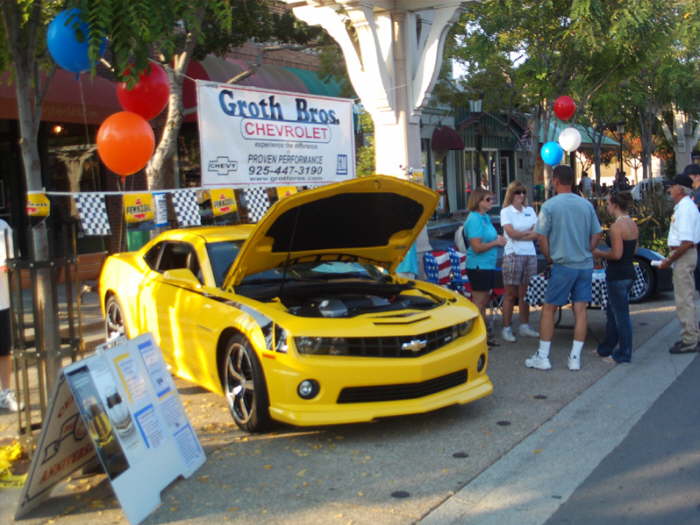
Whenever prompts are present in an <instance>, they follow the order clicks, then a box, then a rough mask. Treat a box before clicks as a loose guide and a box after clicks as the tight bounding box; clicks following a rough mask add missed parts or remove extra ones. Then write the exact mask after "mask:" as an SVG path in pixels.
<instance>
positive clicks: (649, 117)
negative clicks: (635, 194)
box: [639, 110, 655, 179]
mask: <svg viewBox="0 0 700 525" xmlns="http://www.w3.org/2000/svg"><path fill="white" fill-rule="evenodd" d="M654 118H655V116H654V113H652V112H650V111H648V110H642V111H639V129H640V135H641V136H640V138H641V141H642V179H649V178H651V155H652V153H654V135H653V133H652V131H653V129H654Z"/></svg>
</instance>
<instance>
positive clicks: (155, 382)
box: [16, 334, 206, 524]
mask: <svg viewBox="0 0 700 525" xmlns="http://www.w3.org/2000/svg"><path fill="white" fill-rule="evenodd" d="M86 436H89V437H88V438H87V439H86ZM39 443H40V446H39V448H38V451H39V452H40V453H39V454H35V456H34V458H33V459H32V465H31V467H30V475H29V477H28V479H27V482H26V484H25V487H24V489H23V493H22V497H21V501H20V505H19V507H18V510H17V513H16V517H20V516H23V515H25V514H26V513H27V512H28V511H29V510H31V509H32V508H34V507H35V506H36V505H38V504H39V503H40V502H41V501H43V500H45V499H46V498H47V497H48V495H49V492H50V490H51V488H52V487H53V486H54V485H55V484H56V483H57V482H58V481H60V480H62V479H64V478H65V477H66V476H68V475H69V474H70V473H71V472H73V471H74V470H76V469H77V468H79V467H81V466H83V465H85V464H86V463H87V462H89V461H90V460H91V459H92V458H93V457H95V456H97V459H98V461H99V463H100V464H101V465H102V468H103V469H104V472H105V473H106V474H107V476H108V478H109V481H110V482H111V484H112V488H113V489H114V493H115V495H116V496H117V499H118V500H119V503H120V505H121V506H122V509H123V511H124V514H125V515H126V517H127V519H128V520H129V522H130V523H132V524H136V523H140V522H141V521H142V520H144V519H145V518H146V517H147V516H148V515H149V514H150V513H151V512H153V510H155V508H156V507H158V505H159V504H160V493H161V491H162V490H163V489H164V488H165V487H167V486H168V484H170V483H171V482H172V481H173V480H175V479H176V478H177V477H178V476H184V477H189V476H191V475H192V474H193V473H194V472H195V471H196V470H197V469H198V468H199V467H200V466H201V465H202V464H203V463H204V461H205V460H206V456H205V454H204V450H203V449H202V447H201V445H200V443H199V439H198V438H197V434H196V433H195V431H194V429H193V428H192V426H191V425H190V423H189V421H188V419H187V414H186V413H185V411H184V408H183V406H182V402H181V401H180V397H179V395H178V392H177V389H176V388H175V383H174V382H173V379H172V377H171V375H170V374H169V373H168V371H167V368H166V365H165V362H164V361H163V356H162V355H161V353H160V350H159V349H158V347H156V346H155V344H154V342H153V338H152V337H151V335H150V334H144V335H141V336H138V337H136V338H134V339H131V340H126V339H119V340H116V341H115V342H113V343H108V344H106V345H102V346H100V347H98V348H97V350H96V353H95V354H93V355H91V356H88V357H86V358H85V359H82V360H80V361H77V362H75V363H72V364H70V365H68V366H66V367H65V368H64V369H63V371H62V373H61V375H60V377H59V382H58V388H57V390H56V392H55V393H54V395H53V396H52V398H51V403H50V405H49V411H48V416H47V424H46V425H45V430H44V431H43V432H42V434H41V437H40V441H39Z"/></svg>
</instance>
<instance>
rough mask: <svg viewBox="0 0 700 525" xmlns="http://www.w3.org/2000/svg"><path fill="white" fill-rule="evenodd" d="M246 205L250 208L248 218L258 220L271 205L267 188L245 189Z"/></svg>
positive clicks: (251, 220) (252, 220) (253, 220)
mask: <svg viewBox="0 0 700 525" xmlns="http://www.w3.org/2000/svg"><path fill="white" fill-rule="evenodd" d="M243 196H244V198H245V205H246V208H248V220H249V221H250V222H258V221H259V220H260V219H261V218H262V216H263V215H265V212H266V211H267V209H268V208H269V207H270V198H269V197H268V196H267V191H266V190H265V188H250V189H246V190H243Z"/></svg>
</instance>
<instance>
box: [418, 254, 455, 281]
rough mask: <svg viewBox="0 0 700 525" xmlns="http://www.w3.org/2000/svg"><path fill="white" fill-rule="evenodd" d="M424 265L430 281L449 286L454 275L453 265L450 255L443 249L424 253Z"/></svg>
mask: <svg viewBox="0 0 700 525" xmlns="http://www.w3.org/2000/svg"><path fill="white" fill-rule="evenodd" d="M423 266H424V267H425V275H426V276H427V277H428V281H430V282H432V283H436V284H440V285H443V286H448V285H449V284H450V281H451V276H452V265H451V264H450V255H449V253H447V252H446V251H443V250H434V251H432V252H425V254H424V255H423Z"/></svg>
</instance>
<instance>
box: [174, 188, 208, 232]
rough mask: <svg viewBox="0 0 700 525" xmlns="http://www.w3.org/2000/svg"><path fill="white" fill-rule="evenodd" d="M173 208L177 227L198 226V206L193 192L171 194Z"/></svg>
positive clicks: (179, 191) (199, 223)
mask: <svg viewBox="0 0 700 525" xmlns="http://www.w3.org/2000/svg"><path fill="white" fill-rule="evenodd" d="M172 198H173V208H175V217H176V219H177V224H178V225H179V226H200V225H201V224H202V218H201V217H200V215H199V204H197V194H196V193H195V190H177V191H174V192H173V193H172Z"/></svg>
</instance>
